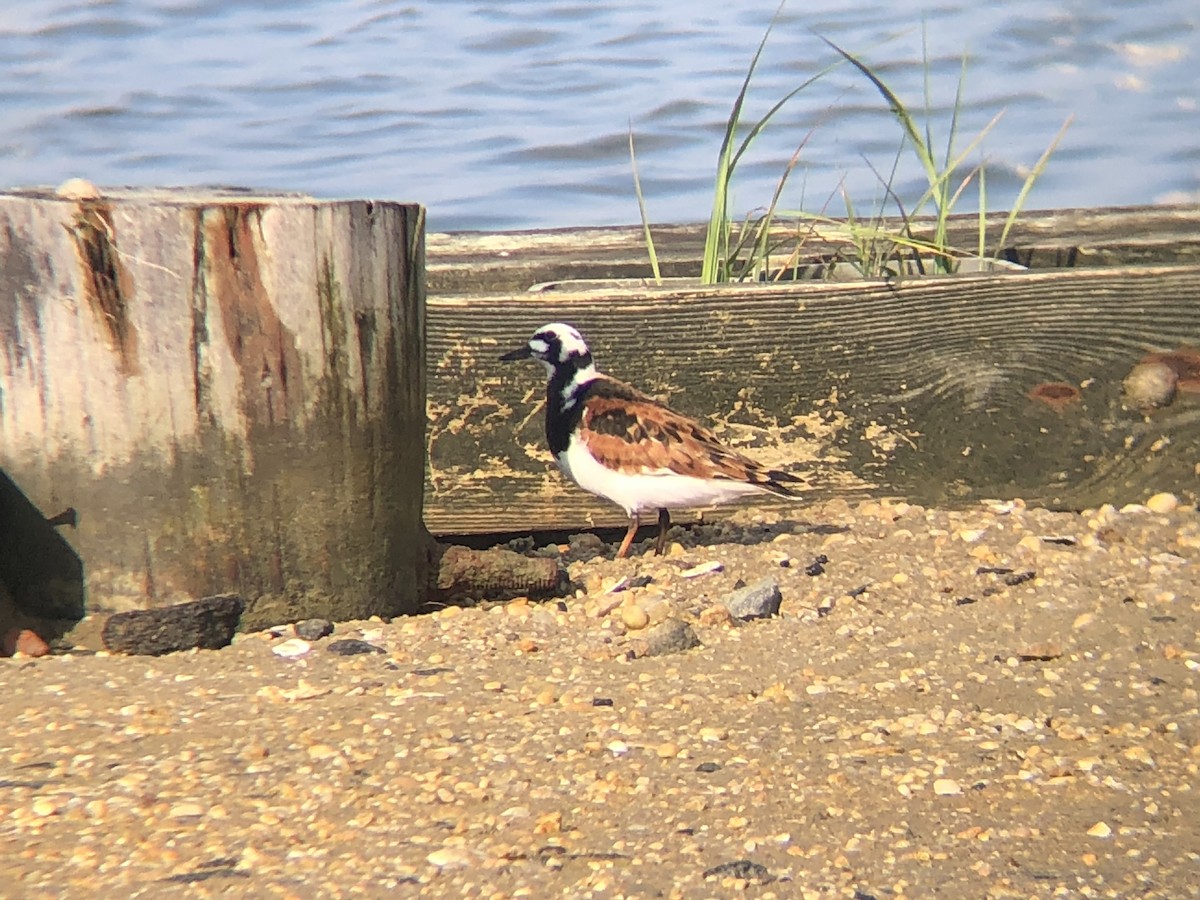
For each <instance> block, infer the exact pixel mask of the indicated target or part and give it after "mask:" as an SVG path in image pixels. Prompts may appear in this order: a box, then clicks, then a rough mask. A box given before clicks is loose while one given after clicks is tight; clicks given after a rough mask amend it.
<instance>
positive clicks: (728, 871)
mask: <svg viewBox="0 0 1200 900" xmlns="http://www.w3.org/2000/svg"><path fill="white" fill-rule="evenodd" d="M702 877H703V878H736V879H738V880H739V881H751V882H756V883H758V884H770V883H771V882H772V881H774V880H775V876H774V875H772V874H771V871H770V870H769V869H768V868H767V867H766V866H764V865H763V864H762V863H756V862H753V861H751V860H748V859H735V860H733V862H727V863H721V864H720V865H719V866H713V867H712V868H711V869H705V871H704V875H703V876H702Z"/></svg>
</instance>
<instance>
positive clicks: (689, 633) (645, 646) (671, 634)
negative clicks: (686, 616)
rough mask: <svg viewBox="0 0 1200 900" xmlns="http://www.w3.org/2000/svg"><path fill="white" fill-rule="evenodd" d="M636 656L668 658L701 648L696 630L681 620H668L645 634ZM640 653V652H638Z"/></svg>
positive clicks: (640, 639) (640, 641) (640, 640)
mask: <svg viewBox="0 0 1200 900" xmlns="http://www.w3.org/2000/svg"><path fill="white" fill-rule="evenodd" d="M643 635H644V636H643V637H640V638H639V639H638V641H639V643H640V646H639V647H637V648H636V651H635V654H634V655H635V656H666V655H668V654H671V653H682V652H684V651H685V650H691V649H692V648H693V647H699V646H700V638H699V636H698V635H697V634H696V630H695V629H694V628H692V626H691V625H689V624H688V623H687V622H684V621H683V620H681V619H667V620H666V621H664V622H660V623H659V624H658V625H655V626H654V627H653V628H650V629H648V630H647V631H645V632H643ZM637 651H640V652H637Z"/></svg>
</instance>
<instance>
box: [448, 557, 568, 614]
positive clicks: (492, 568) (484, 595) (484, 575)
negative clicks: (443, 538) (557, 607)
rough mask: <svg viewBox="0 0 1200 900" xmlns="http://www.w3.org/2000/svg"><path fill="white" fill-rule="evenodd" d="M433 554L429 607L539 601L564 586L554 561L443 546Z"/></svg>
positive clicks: (562, 573)
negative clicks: (485, 601)
mask: <svg viewBox="0 0 1200 900" xmlns="http://www.w3.org/2000/svg"><path fill="white" fill-rule="evenodd" d="M436 553H437V557H438V558H437V561H436V566H435V571H436V572H437V578H436V580H434V581H431V583H430V590H429V595H428V602H429V603H430V604H431V605H440V604H452V603H463V602H478V601H481V600H510V599H512V598H514V597H529V598H531V599H534V600H541V599H545V598H547V597H554V596H558V595H560V594H561V593H562V592H563V590H564V589H565V587H566V585H567V579H566V573H565V572H564V571H563V570H562V569H561V568H560V567H559V565H558V561H557V560H554V559H549V558H545V557H529V556H523V555H521V554H520V553H514V552H513V551H511V550H504V549H500V548H493V549H490V550H473V549H471V548H470V547H463V546H461V545H444V544H443V545H438V548H437V551H436Z"/></svg>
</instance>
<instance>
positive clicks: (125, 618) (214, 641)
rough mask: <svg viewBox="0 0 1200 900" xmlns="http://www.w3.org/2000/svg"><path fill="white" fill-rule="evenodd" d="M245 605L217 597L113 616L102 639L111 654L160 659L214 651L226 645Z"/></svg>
mask: <svg viewBox="0 0 1200 900" xmlns="http://www.w3.org/2000/svg"><path fill="white" fill-rule="evenodd" d="M243 609H245V604H244V603H243V602H242V598H241V597H239V596H237V595H236V594H218V595H216V596H214V597H204V598H202V599H200V600H193V601H192V602H190V603H178V604H176V605H175V606H163V607H159V608H158V609H134V610H130V611H129V612H122V613H116V614H114V615H112V616H110V617H109V619H108V621H107V622H105V623H104V631H103V632H102V635H101V637H102V639H103V641H104V646H105V648H106V649H108V650H111V651H112V652H114V653H132V654H138V655H141V656H162V655H163V654H164V653H175V652H177V651H180V650H191V649H192V648H193V647H199V648H200V649H201V650H218V649H220V648H221V647H226V646H228V645H229V643H230V641H232V640H233V634H234V632H235V631H236V630H237V626H238V620H239V618H240V617H241V615H242V610H243Z"/></svg>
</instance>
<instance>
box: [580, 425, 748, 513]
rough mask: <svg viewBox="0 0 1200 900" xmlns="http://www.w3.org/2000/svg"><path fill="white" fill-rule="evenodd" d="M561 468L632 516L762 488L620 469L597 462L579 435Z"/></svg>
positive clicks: (709, 503) (711, 501)
mask: <svg viewBox="0 0 1200 900" xmlns="http://www.w3.org/2000/svg"><path fill="white" fill-rule="evenodd" d="M558 467H559V468H560V469H562V472H563V474H564V475H566V476H567V477H568V478H570V479H571V480H572V481H574V482H575V483H576V484H578V485H579V486H580V487H581V488H583V489H584V490H585V491H590V492H591V493H593V494H596V495H598V496H600V497H606V498H607V499H609V500H611V501H612V502H613V503H616V504H619V505H620V506H622V507H624V508H625V512H627V513H628V514H629V515H633V514H634V513H636V512H641V511H643V510H647V509H680V508H683V507H694V506H712V505H713V504H715V503H725V502H727V501H729V500H733V499H735V498H737V497H744V496H745V495H747V494H753V493H758V492H759V491H761V488H758V487H755V486H754V485H752V484H746V483H745V482H741V481H727V480H721V481H717V480H710V479H707V478H696V477H695V476H694V475H680V474H678V473H676V472H672V471H670V470H667V469H659V470H655V471H643V472H618V471H615V470H613V469H610V468H608V467H607V466H602V465H601V464H600V463H598V462H596V460H595V458H594V457H593V456H592V455H591V454H590V453H588V452H587V449H586V448H585V447H584V446H583V444H582V443H581V442H580V440H579V439H578V438H577V437H572V438H571V443H570V445H569V446H568V447H567V449H566V450H565V451H563V452H562V453H560V454H559V455H558Z"/></svg>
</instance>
